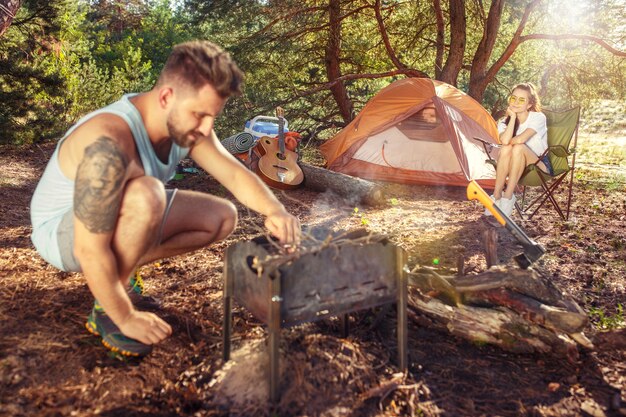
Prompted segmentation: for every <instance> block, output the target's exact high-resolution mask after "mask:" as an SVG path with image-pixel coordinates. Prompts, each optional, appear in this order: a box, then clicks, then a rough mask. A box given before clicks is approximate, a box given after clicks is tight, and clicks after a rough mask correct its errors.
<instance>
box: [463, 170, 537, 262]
mask: <svg viewBox="0 0 626 417" xmlns="http://www.w3.org/2000/svg"><path fill="white" fill-rule="evenodd" d="M467 198H468V200H478V201H480V202H481V204H482V205H483V206H485V207H486V208H487V210H489V211H490V212H491V213H492V214H493V217H494V218H495V219H496V220H497V221H498V223H500V224H501V225H503V226H504V227H506V229H507V230H508V231H509V232H511V234H512V235H513V236H515V238H516V239H517V240H518V241H519V243H521V245H522V247H523V248H524V252H522V253H520V254H519V255H516V256H515V257H513V259H515V262H517V264H518V265H519V267H520V268H522V269H527V268H528V267H529V266H530V264H532V263H533V262H535V261H536V260H537V259H539V258H541V256H542V255H543V254H544V253H546V250H545V249H544V247H543V246H541V245H540V244H539V243H537V242H535V241H534V240H532V239H531V238H529V237H528V235H526V233H524V231H523V230H522V229H521V228H520V227H519V226H518V225H517V224H515V222H514V221H513V220H511V218H510V217H509V216H507V215H506V214H504V213H503V212H502V210H500V208H499V207H498V206H496V204H495V203H494V202H493V200H492V199H491V198H489V195H488V194H487V193H486V192H485V190H483V189H482V187H481V186H480V185H478V183H477V182H476V181H474V180H472V181H470V183H469V184H468V186H467Z"/></svg>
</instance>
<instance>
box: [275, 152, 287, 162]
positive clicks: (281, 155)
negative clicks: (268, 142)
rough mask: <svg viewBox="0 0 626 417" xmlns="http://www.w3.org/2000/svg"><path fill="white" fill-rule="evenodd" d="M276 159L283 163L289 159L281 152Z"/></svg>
mask: <svg viewBox="0 0 626 417" xmlns="http://www.w3.org/2000/svg"><path fill="white" fill-rule="evenodd" d="M276 158H278V159H280V160H281V161H284V160H285V159H287V157H286V156H285V155H283V154H282V153H280V152H278V153H276Z"/></svg>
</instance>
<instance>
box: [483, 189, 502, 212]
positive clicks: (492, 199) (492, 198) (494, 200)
mask: <svg viewBox="0 0 626 417" xmlns="http://www.w3.org/2000/svg"><path fill="white" fill-rule="evenodd" d="M489 198H490V199H491V201H493V202H494V203H496V204H498V201H500V200H497V201H496V199H495V197H494V196H493V194H492V195H490V196H489ZM483 214H484V215H485V216H487V217H489V216H493V214H491V212H490V211H489V209H488V208H487V207H485V212H484V213H483Z"/></svg>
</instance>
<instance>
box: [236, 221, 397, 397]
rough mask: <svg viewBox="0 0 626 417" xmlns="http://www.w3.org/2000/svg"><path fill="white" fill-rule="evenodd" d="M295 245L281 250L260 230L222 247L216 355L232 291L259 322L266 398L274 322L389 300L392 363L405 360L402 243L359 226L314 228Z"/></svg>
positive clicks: (273, 361) (274, 380)
mask: <svg viewBox="0 0 626 417" xmlns="http://www.w3.org/2000/svg"><path fill="white" fill-rule="evenodd" d="M316 234H317V236H318V237H319V239H317V238H314V237H313V236H311V235H307V236H308V239H306V240H305V241H304V244H303V245H302V247H301V248H299V249H298V251H297V252H294V253H281V251H279V249H277V248H276V246H275V244H273V242H268V240H267V239H265V238H257V239H254V240H252V241H246V242H239V243H236V244H234V245H232V246H230V247H229V248H228V249H227V250H226V255H225V264H224V360H225V361H227V360H228V359H229V358H230V331H231V302H232V298H233V297H234V298H235V299H236V300H237V301H238V302H239V303H240V304H241V305H242V306H244V307H245V308H246V309H248V310H249V311H250V312H251V313H252V314H253V315H254V316H255V317H256V318H257V319H259V320H260V321H262V322H263V323H265V324H267V326H268V330H269V355H270V372H269V378H270V381H269V382H270V399H271V400H272V401H274V402H275V401H277V400H278V398H279V393H278V369H279V368H278V355H279V341H280V329H281V328H283V327H290V326H294V325H297V324H300V323H305V322H311V321H315V320H319V319H322V318H326V317H329V316H341V317H342V323H343V326H342V327H343V332H344V336H347V331H348V328H347V324H348V320H347V315H348V313H351V312H354V311H359V310H363V309H367V308H372V307H377V306H381V305H384V304H389V303H397V315H398V332H397V333H398V356H399V358H398V365H399V367H400V368H401V369H402V370H405V369H406V367H407V334H406V327H407V326H406V304H407V279H406V274H405V272H404V265H405V264H406V255H405V253H404V251H403V250H402V249H401V248H399V247H397V246H395V245H393V244H391V243H389V242H388V241H387V240H386V239H385V238H384V237H383V236H380V235H372V234H369V233H367V232H365V231H357V232H352V233H348V234H336V233H335V234H333V235H331V234H330V233H325V234H321V232H319V231H318V232H317V233H316Z"/></svg>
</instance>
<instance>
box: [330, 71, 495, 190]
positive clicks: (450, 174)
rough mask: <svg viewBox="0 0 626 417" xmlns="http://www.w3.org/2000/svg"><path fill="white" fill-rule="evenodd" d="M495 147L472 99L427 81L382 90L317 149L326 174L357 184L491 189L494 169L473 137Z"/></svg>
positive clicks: (486, 117) (489, 125) (488, 120)
mask: <svg viewBox="0 0 626 417" xmlns="http://www.w3.org/2000/svg"><path fill="white" fill-rule="evenodd" d="M475 137H480V138H482V139H484V140H486V141H488V142H492V143H498V130H497V127H496V123H495V121H494V120H493V118H492V117H491V115H490V114H489V113H487V111H486V110H485V109H484V108H483V107H482V106H481V105H480V104H479V103H478V102H477V101H476V100H474V99H473V98H471V97H470V96H468V95H467V94H465V93H463V92H462V91H460V90H458V89H457V88H455V87H453V86H451V85H449V84H446V83H443V82H441V81H436V80H431V79H428V78H408V79H403V80H398V81H395V82H393V83H391V84H390V85H388V86H387V87H385V88H383V89H382V90H381V91H380V92H379V93H378V94H376V96H374V97H373V98H372V99H371V100H370V101H369V102H368V103H367V104H366V105H365V107H364V108H363V110H361V112H360V113H359V114H358V116H357V117H356V118H355V119H354V120H353V121H352V122H351V123H350V124H349V125H348V126H346V127H345V128H344V129H343V130H341V131H340V132H339V133H338V134H337V135H336V136H335V137H333V138H332V139H329V140H328V141H327V142H326V143H324V144H323V145H322V146H321V148H320V149H321V151H322V153H323V155H324V157H325V158H326V161H327V165H328V168H329V169H331V170H334V171H338V172H342V173H344V174H348V175H352V176H355V177H360V178H368V179H374V180H383V181H391V182H399V183H409V184H433V185H434V184H440V185H459V186H464V185H467V183H468V182H469V180H470V179H474V180H477V181H478V182H480V183H481V185H483V186H487V187H491V188H492V187H493V183H494V178H495V171H494V168H493V166H492V165H490V164H488V163H486V162H485V161H486V160H487V159H488V156H487V154H486V153H485V150H484V147H483V146H482V144H481V143H480V142H478V141H476V140H475V139H474V138H475Z"/></svg>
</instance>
